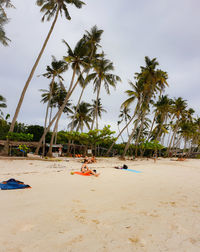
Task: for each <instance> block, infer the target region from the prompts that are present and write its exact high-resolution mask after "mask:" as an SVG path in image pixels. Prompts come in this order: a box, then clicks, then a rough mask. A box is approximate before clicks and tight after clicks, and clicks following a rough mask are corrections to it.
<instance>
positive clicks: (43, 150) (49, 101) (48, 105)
mask: <svg viewBox="0 0 200 252" xmlns="http://www.w3.org/2000/svg"><path fill="white" fill-rule="evenodd" d="M54 79H55V76H53V79H52V81H51V85H50V94H49V100H48V104H47V109H46V116H45V122H44V130H46V127H47V118H48V114H49V107H50V103H51V97H52V88H53V83H54ZM44 154H45V138H44V141H43V148H42V156H43V157H44Z"/></svg>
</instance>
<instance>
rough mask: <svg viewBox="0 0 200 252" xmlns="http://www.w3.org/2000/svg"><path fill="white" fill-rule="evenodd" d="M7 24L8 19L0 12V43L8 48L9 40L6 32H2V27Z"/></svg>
mask: <svg viewBox="0 0 200 252" xmlns="http://www.w3.org/2000/svg"><path fill="white" fill-rule="evenodd" d="M7 23H8V19H7V17H6V16H5V15H4V14H3V13H2V12H0V42H1V43H2V44H3V45H4V46H8V42H10V41H11V40H10V39H9V38H8V37H7V36H6V32H5V30H4V25H5V24H7Z"/></svg>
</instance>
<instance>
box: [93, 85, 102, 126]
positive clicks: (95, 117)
mask: <svg viewBox="0 0 200 252" xmlns="http://www.w3.org/2000/svg"><path fill="white" fill-rule="evenodd" d="M100 87H101V81H100V85H99V88H98V90H97V98H96V108H95V113H94V117H93V121H92V125H91V130H93V127H94V122H95V119H96V128H97V129H98V100H99V94H100Z"/></svg>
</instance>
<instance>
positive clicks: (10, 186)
mask: <svg viewBox="0 0 200 252" xmlns="http://www.w3.org/2000/svg"><path fill="white" fill-rule="evenodd" d="M25 188H31V186H29V185H25V184H24V183H23V182H21V181H19V180H15V179H13V178H11V179H9V180H7V181H3V182H2V183H0V189H1V190H14V189H25Z"/></svg>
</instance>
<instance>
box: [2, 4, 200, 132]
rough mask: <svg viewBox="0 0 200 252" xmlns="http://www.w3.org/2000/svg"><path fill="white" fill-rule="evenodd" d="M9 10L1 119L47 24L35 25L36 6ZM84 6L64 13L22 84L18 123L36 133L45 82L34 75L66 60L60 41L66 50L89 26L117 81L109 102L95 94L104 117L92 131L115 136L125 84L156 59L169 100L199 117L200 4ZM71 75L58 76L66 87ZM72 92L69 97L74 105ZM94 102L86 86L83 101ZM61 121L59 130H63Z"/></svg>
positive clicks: (11, 110)
mask: <svg viewBox="0 0 200 252" xmlns="http://www.w3.org/2000/svg"><path fill="white" fill-rule="evenodd" d="M12 2H13V4H14V5H15V7H16V9H9V10H8V15H9V17H10V18H11V20H10V23H9V24H8V25H7V26H6V27H5V28H6V32H7V35H8V37H9V38H11V40H12V42H11V43H10V46H9V47H3V46H2V45H0V94H1V95H3V96H4V97H6V98H7V105H8V108H7V109H6V110H5V113H9V114H11V117H12V116H13V114H14V111H15V108H16V105H17V102H18V99H19V96H20V93H21V91H22V88H23V86H24V83H25V81H26V78H27V76H28V74H29V72H30V69H31V67H32V65H33V63H34V60H35V58H36V56H37V54H38V52H39V50H40V48H41V45H42V43H43V41H44V39H45V37H46V35H47V32H48V29H49V28H50V25H51V22H45V23H42V22H41V16H42V15H41V13H40V9H39V7H38V6H36V4H35V2H36V1H30V0H28V1H27V0H20V1H19V0H18V1H17V0H13V1H12ZM85 3H86V6H84V7H83V8H82V9H80V10H78V9H75V8H72V7H70V8H69V11H70V14H71V17H72V20H71V21H70V22H69V21H67V20H65V18H64V17H63V18H59V20H58V22H57V24H56V26H55V30H54V32H53V34H52V37H51V38H50V41H49V43H48V45H47V48H46V50H45V53H44V55H43V56H42V59H41V61H40V63H39V66H38V68H37V70H36V72H35V75H34V78H33V79H32V81H31V83H30V87H29V88H28V92H27V94H26V97H25V100H24V102H23V105H22V109H21V112H20V114H19V118H18V121H20V122H24V123H26V124H40V125H43V121H44V115H45V105H43V104H42V103H40V99H41V93H40V92H39V89H41V88H42V89H45V88H47V86H48V81H47V80H45V79H44V78H43V77H37V75H39V74H42V73H44V72H45V69H46V66H47V65H49V64H50V63H51V55H54V56H56V58H57V59H61V58H62V56H63V55H66V47H65V45H64V44H63V43H62V42H61V41H62V39H65V40H66V41H67V42H68V43H69V44H70V45H71V46H72V47H73V46H74V45H75V43H76V42H77V41H78V40H79V39H80V38H81V36H82V35H83V33H84V31H85V30H90V28H91V27H92V26H93V25H97V26H98V28H99V29H103V30H104V34H103V36H102V42H101V44H102V47H103V50H104V51H105V53H106V54H107V58H109V59H110V60H112V61H113V62H114V65H115V74H117V75H119V76H120V77H121V79H122V83H120V84H119V85H118V87H117V89H116V91H114V90H111V91H112V95H111V96H108V95H107V94H106V93H105V92H104V91H103V90H102V93H101V98H102V103H103V106H104V107H105V109H106V110H107V111H108V113H107V114H104V115H103V118H102V121H101V123H100V126H101V127H102V126H103V125H104V124H111V125H112V129H117V127H116V126H117V120H118V115H119V109H120V104H121V103H122V102H123V101H124V99H125V98H126V95H125V94H124V91H125V90H126V89H128V88H129V86H128V80H129V79H131V80H133V76H134V73H135V72H137V71H139V67H140V66H141V65H144V57H145V56H149V57H150V58H153V57H156V58H157V60H158V61H159V63H160V68H161V69H162V70H164V71H167V72H168V74H169V80H168V82H169V85H170V87H169V88H168V89H167V90H166V93H168V94H169V95H170V96H171V97H178V96H181V97H183V98H184V99H186V100H187V101H188V104H189V106H190V107H192V108H194V109H195V111H196V113H197V114H198V115H200V106H199V104H200V102H199V71H200V50H199V47H200V29H199V27H200V16H199V12H200V1H199V0H148V1H147V0H93V1H92V0H85ZM70 76H71V73H66V74H65V75H64V78H65V84H66V86H68V84H69V80H70ZM79 92H80V91H79V90H78V91H77V92H75V94H74V95H73V97H72V98H73V99H72V100H73V102H74V103H76V101H77V99H78V96H79ZM91 98H94V96H93V93H92V85H91V86H90V87H89V88H88V90H87V92H86V94H85V96H84V98H83V100H84V101H89V102H90V101H91ZM67 123H68V121H67V120H66V117H65V116H63V118H62V120H61V122H60V126H59V128H60V129H67Z"/></svg>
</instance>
